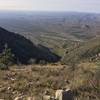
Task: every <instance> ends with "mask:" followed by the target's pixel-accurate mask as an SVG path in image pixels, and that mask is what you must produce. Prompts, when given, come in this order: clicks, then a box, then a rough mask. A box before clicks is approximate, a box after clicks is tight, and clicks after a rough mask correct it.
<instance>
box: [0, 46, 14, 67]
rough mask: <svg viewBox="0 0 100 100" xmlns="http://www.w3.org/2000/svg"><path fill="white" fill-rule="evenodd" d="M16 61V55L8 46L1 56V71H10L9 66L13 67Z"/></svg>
mask: <svg viewBox="0 0 100 100" xmlns="http://www.w3.org/2000/svg"><path fill="white" fill-rule="evenodd" d="M13 61H14V55H13V54H12V52H11V49H9V48H8V47H7V46H5V49H4V50H3V52H2V53H1V54H0V69H8V66H9V65H11V64H12V63H13Z"/></svg>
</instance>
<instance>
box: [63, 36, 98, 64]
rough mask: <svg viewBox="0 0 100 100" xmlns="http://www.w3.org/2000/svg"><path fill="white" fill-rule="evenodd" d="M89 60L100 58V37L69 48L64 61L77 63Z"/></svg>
mask: <svg viewBox="0 0 100 100" xmlns="http://www.w3.org/2000/svg"><path fill="white" fill-rule="evenodd" d="M87 60H88V61H95V60H96V61H97V60H100V37H97V38H95V39H91V40H89V41H87V42H84V43H83V44H81V45H78V46H77V48H73V49H69V50H67V51H66V54H65V56H64V57H63V59H62V62H63V63H65V64H68V63H69V64H75V63H79V62H81V61H87Z"/></svg>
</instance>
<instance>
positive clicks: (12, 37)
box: [0, 28, 60, 64]
mask: <svg viewBox="0 0 100 100" xmlns="http://www.w3.org/2000/svg"><path fill="white" fill-rule="evenodd" d="M5 44H7V45H8V47H9V48H10V49H11V51H12V53H13V54H14V55H15V58H16V62H17V61H19V62H20V63H23V64H24V63H27V62H28V61H29V60H30V59H32V58H33V59H36V60H38V61H40V60H45V61H47V62H57V61H59V60H60V57H59V56H57V55H56V54H54V53H52V52H51V51H50V50H49V49H48V48H47V47H43V46H37V45H34V44H33V43H32V42H31V41H30V40H28V39H26V38H25V37H23V36H21V35H18V34H15V33H13V32H9V31H7V30H5V29H3V28H0V52H2V50H3V49H4V45H5Z"/></svg>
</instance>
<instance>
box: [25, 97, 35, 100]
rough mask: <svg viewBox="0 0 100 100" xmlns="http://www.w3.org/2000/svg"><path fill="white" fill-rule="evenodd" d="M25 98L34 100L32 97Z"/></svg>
mask: <svg viewBox="0 0 100 100" xmlns="http://www.w3.org/2000/svg"><path fill="white" fill-rule="evenodd" d="M27 100H35V98H34V97H28V98H27Z"/></svg>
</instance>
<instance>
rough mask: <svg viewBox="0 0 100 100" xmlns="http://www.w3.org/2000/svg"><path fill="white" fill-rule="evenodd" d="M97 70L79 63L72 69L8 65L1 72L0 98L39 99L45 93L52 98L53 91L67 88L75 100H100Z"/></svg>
mask: <svg viewBox="0 0 100 100" xmlns="http://www.w3.org/2000/svg"><path fill="white" fill-rule="evenodd" d="M98 68H100V67H99V66H98V65H96V64H94V63H81V64H79V65H78V66H76V68H75V70H72V67H70V66H66V65H60V64H49V65H27V66H25V65H22V66H16V65H15V66H11V67H10V69H9V70H7V71H2V70H0V98H2V99H5V100H13V99H14V98H15V97H16V96H18V95H23V96H24V97H30V96H37V97H41V95H42V94H43V92H44V91H45V90H49V91H50V94H52V95H54V92H55V90H56V89H58V88H60V87H62V88H63V87H65V86H70V87H71V88H72V90H73V93H74V95H75V97H76V98H77V100H99V99H100V97H99V93H98V92H100V85H99V82H100V81H98V79H99V78H97V77H98V73H97V71H100V70H98ZM91 73H92V74H91ZM66 80H67V81H69V84H68V83H66V82H65V81H66ZM82 97H84V98H82ZM37 100H41V99H40V98H38V99H37Z"/></svg>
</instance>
